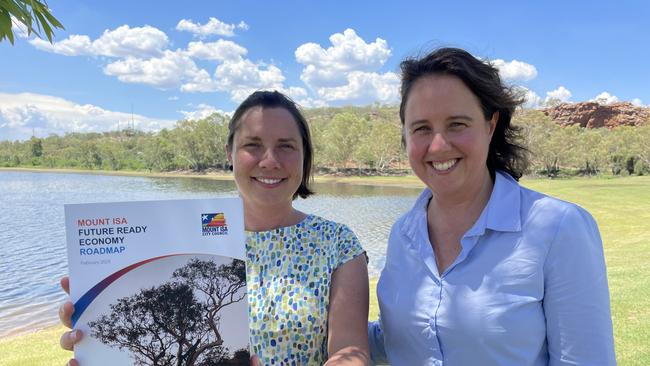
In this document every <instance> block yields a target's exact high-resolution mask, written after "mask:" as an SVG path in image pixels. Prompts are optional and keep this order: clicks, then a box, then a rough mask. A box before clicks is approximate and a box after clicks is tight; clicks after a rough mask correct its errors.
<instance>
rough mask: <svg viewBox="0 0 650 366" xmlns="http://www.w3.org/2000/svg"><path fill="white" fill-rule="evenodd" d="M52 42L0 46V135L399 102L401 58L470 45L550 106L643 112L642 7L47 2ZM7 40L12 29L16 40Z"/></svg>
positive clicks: (649, 31) (646, 13)
mask: <svg viewBox="0 0 650 366" xmlns="http://www.w3.org/2000/svg"><path fill="white" fill-rule="evenodd" d="M48 4H49V6H50V7H51V8H52V10H53V12H54V14H55V16H56V17H57V18H58V19H59V20H60V21H61V22H62V23H63V24H64V26H65V27H66V29H65V30H64V31H61V30H57V32H56V37H55V42H54V45H50V44H49V43H47V42H45V41H42V40H39V39H37V38H35V37H34V36H32V37H29V38H25V37H18V38H17V40H16V43H15V45H13V46H11V45H10V44H9V43H8V42H6V41H5V42H3V43H0V140H14V139H21V140H22V139H27V138H29V137H30V136H32V134H33V133H34V134H35V135H36V136H39V137H46V136H47V135H49V134H51V133H56V134H63V133H66V132H72V131H74V132H88V131H107V130H115V129H117V128H119V127H124V126H126V123H128V122H129V121H130V120H131V111H133V120H134V123H135V125H136V127H137V128H140V129H143V130H158V129H160V128H165V127H172V126H173V125H174V123H175V122H176V121H177V120H180V119H183V118H201V117H204V116H206V115H208V114H210V113H211V112H214V111H222V112H232V111H233V110H234V109H235V107H236V106H237V103H238V102H239V101H241V100H242V99H243V98H244V97H245V96H246V95H247V94H248V93H250V92H251V91H253V90H256V89H280V90H283V91H285V92H287V93H289V94H290V95H291V96H292V97H293V98H294V99H295V100H296V101H298V102H299V103H300V104H301V105H303V106H304V107H316V106H341V105H366V104H372V103H375V102H379V103H382V104H395V103H397V101H398V88H399V74H398V65H399V62H400V60H401V59H403V58H404V57H407V56H413V55H416V54H419V53H421V52H424V51H426V50H429V49H431V48H433V47H438V46H454V47H461V48H465V49H467V50H468V51H470V52H471V53H472V54H474V55H475V56H478V57H481V58H485V59H489V60H491V61H492V62H495V64H496V65H497V66H498V67H499V69H500V71H501V75H502V77H503V78H504V79H505V80H506V81H507V82H508V83H510V84H512V85H517V86H519V87H522V88H526V90H527V94H528V96H529V99H528V104H529V106H533V107H539V106H543V105H544V102H545V100H548V98H557V99H560V100H563V101H569V102H581V101H587V100H593V99H595V98H600V100H601V101H602V102H615V101H629V102H633V103H635V104H638V105H645V106H647V105H648V104H650V87H649V85H650V70H649V65H650V63H649V61H648V60H650V47H649V46H648V44H650V21H649V19H650V5H648V4H646V2H644V1H616V2H615V1H591V2H578V1H566V0H565V1H544V2H541V1H535V2H533V1H528V2H526V1H512V2H505V1H504V2H499V1H491V2H488V1H458V2H448V1H446V2H441V1H406V0H404V1H399V2H398V1H381V0H378V1H372V2H370V1H367V2H366V1H350V0H348V1H338V0H330V1H306V0H303V1H284V0H277V1H248V0H244V1H242V0H237V1H234V0H232V1H223V0H211V1H188V2H179V1H148V0H147V1H122V0H113V1H105V0H104V1H84V2H80V1H55V0H50V1H49V2H48ZM16 32H18V33H21V32H20V30H19V29H16Z"/></svg>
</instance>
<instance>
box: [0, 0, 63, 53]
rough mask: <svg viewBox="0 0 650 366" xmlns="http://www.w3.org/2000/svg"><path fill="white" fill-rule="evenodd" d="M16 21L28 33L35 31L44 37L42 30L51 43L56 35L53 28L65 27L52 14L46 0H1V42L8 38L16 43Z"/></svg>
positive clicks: (12, 42)
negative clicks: (14, 29) (14, 24)
mask: <svg viewBox="0 0 650 366" xmlns="http://www.w3.org/2000/svg"><path fill="white" fill-rule="evenodd" d="M14 21H16V22H19V23H21V24H22V26H24V27H25V30H26V31H27V34H32V33H34V34H36V35H37V36H39V37H41V38H42V35H41V32H42V33H43V34H44V35H45V37H46V38H47V40H48V41H50V43H52V36H53V35H54V30H53V29H52V28H60V29H65V28H63V25H62V24H61V23H60V22H59V21H58V20H57V19H56V18H55V17H54V16H53V15H52V13H51V12H50V9H49V8H48V7H47V3H45V1H40V0H0V42H1V41H3V40H4V39H5V38H7V39H9V42H10V43H11V44H14V32H13V29H12V24H13V22H14Z"/></svg>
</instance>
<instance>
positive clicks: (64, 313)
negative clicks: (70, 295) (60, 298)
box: [59, 301, 74, 328]
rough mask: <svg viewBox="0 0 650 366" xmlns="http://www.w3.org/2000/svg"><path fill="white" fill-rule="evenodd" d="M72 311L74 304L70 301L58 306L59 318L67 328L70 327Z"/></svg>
mask: <svg viewBox="0 0 650 366" xmlns="http://www.w3.org/2000/svg"><path fill="white" fill-rule="evenodd" d="M73 313H74V305H73V304H72V303H71V302H70V301H66V302H64V303H63V305H61V306H59V320H61V323H63V325H65V326H66V327H68V328H72V314H73Z"/></svg>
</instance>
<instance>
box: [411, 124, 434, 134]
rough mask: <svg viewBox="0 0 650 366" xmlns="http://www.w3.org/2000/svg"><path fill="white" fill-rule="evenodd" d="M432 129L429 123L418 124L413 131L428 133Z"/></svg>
mask: <svg viewBox="0 0 650 366" xmlns="http://www.w3.org/2000/svg"><path fill="white" fill-rule="evenodd" d="M429 131H431V127H429V126H427V125H417V126H415V127H413V128H412V129H411V133H426V132H429Z"/></svg>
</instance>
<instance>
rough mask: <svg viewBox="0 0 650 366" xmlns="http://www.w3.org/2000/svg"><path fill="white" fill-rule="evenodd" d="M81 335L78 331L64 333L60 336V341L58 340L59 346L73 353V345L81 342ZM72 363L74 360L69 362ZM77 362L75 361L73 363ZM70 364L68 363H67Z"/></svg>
mask: <svg viewBox="0 0 650 366" xmlns="http://www.w3.org/2000/svg"><path fill="white" fill-rule="evenodd" d="M81 337H82V333H81V331H80V330H73V331H70V332H65V333H63V335H62V336H61V339H60V340H59V344H60V345H61V348H63V349H65V350H68V351H73V350H74V345H75V344H76V343H78V342H79V341H80V340H81ZM71 361H74V360H71ZM74 362H77V361H74ZM69 364H70V363H69Z"/></svg>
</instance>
